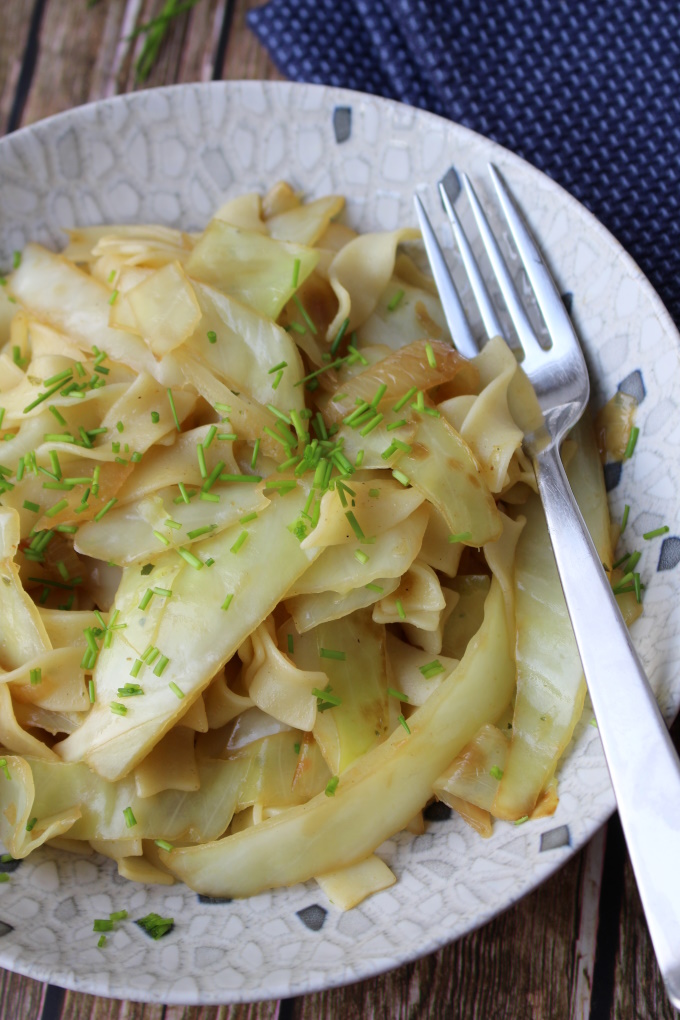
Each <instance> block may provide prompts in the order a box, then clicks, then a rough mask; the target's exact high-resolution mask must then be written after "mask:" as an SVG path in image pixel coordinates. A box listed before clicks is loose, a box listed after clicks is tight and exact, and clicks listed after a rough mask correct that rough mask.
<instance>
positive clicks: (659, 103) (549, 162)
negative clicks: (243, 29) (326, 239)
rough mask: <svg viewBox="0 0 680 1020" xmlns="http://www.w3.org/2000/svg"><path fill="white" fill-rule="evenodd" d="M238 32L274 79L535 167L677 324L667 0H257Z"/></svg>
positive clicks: (679, 201) (679, 13) (673, 101)
mask: <svg viewBox="0 0 680 1020" xmlns="http://www.w3.org/2000/svg"><path fill="white" fill-rule="evenodd" d="M248 21H249V24H250V27H251V28H252V29H253V30H254V31H255V33H256V34H257V36H258V37H259V39H260V40H261V41H262V42H263V43H264V45H265V46H266V47H267V49H268V50H269V52H270V54H271V56H272V58H273V60H274V62H275V63H276V65H277V67H278V68H279V69H280V70H281V71H282V72H283V74H285V75H286V76H287V77H288V78H290V79H292V80H294V81H305V82H318V83H323V84H328V85H340V86H344V87H346V88H353V89H359V90H360V91H363V92H372V93H375V94H378V95H383V96H388V97H391V98H393V99H400V100H402V101H403V102H407V103H411V104H412V105H414V106H419V107H422V108H424V109H428V110H432V111H433V112H434V113H438V114H441V115H443V116H445V117H449V118H450V119H452V120H455V121H458V122H459V123H461V124H465V125H467V126H468V127H471V128H473V129H474V130H476V131H479V132H481V133H482V134H484V135H487V136H488V137H490V138H493V139H494V140H495V141H497V142H500V143H501V144H502V145H505V146H507V147H508V148H509V149H512V150H513V151H514V152H517V153H518V154H519V155H521V156H523V157H524V158H525V159H527V160H529V161H530V162H531V163H533V164H534V165H535V166H538V167H540V168H541V169H542V170H544V171H545V172H546V173H548V174H550V176H551V177H553V178H554V179H555V180H556V181H558V182H559V183H560V184H562V185H563V186H564V187H565V188H567V189H568V190H569V191H570V192H571V193H572V194H573V195H575V196H576V197H577V198H578V199H579V200H580V201H581V202H583V204H584V205H586V206H587V207H588V208H589V209H590V210H591V211H592V212H593V213H595V215H596V216H597V217H598V219H600V220H601V222H602V223H604V224H605V225H606V226H607V227H608V228H609V230H611V232H612V233H613V234H614V235H615V236H616V237H617V238H618V239H619V240H620V241H621V243H622V244H623V245H624V247H625V248H626V249H627V250H628V251H629V252H630V254H631V255H632V256H633V258H635V259H636V261H637V262H638V263H639V265H640V267H641V268H642V270H643V271H644V272H645V273H646V275H647V276H648V277H649V279H650V280H651V282H652V283H653V285H654V286H655V288H656V289H657V291H658V292H659V294H660V296H661V298H662V299H663V300H664V302H665V304H666V306H667V308H668V309H669V311H670V312H671V315H672V316H673V317H674V319H675V321H676V323H680V255H679V251H680V2H678V0H514V2H513V0H476V2H475V0H271V2H270V3H268V4H266V5H265V6H264V7H260V8H257V9H256V10H253V11H251V12H250V14H249V15H248Z"/></svg>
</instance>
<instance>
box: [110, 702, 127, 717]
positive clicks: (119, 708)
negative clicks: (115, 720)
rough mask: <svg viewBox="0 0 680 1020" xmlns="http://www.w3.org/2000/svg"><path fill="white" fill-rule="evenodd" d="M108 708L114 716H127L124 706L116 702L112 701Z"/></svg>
mask: <svg viewBox="0 0 680 1020" xmlns="http://www.w3.org/2000/svg"><path fill="white" fill-rule="evenodd" d="M109 708H110V709H111V711H112V712H113V714H114V715H127V707H126V706H125V705H120V704H119V703H118V702H117V701H112V702H111V704H110V705H109Z"/></svg>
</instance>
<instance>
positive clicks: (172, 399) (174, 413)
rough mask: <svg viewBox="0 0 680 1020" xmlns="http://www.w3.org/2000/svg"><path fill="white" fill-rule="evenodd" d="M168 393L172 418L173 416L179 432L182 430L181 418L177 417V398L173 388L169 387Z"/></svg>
mask: <svg viewBox="0 0 680 1020" xmlns="http://www.w3.org/2000/svg"><path fill="white" fill-rule="evenodd" d="M166 393H167V394H168V401H169V402H170V410H171V411H172V418H173V421H174V423H175V428H176V429H177V431H178V432H179V431H180V428H179V418H178V417H177V408H176V407H175V398H174V397H173V395H172V390H171V389H170V388H169V387H168V389H167V390H166Z"/></svg>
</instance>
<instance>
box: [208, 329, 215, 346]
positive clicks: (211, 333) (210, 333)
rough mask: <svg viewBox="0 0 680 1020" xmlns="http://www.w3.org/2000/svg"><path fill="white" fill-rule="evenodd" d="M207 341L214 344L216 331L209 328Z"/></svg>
mask: <svg viewBox="0 0 680 1020" xmlns="http://www.w3.org/2000/svg"><path fill="white" fill-rule="evenodd" d="M208 343H209V344H216V343H217V333H216V332H215V330H214V329H209V330H208Z"/></svg>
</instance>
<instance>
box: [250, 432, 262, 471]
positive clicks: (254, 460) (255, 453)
mask: <svg viewBox="0 0 680 1020" xmlns="http://www.w3.org/2000/svg"><path fill="white" fill-rule="evenodd" d="M259 452H260V440H259V439H256V440H255V445H254V447H253V456H252V457H251V459H250V467H251V468H252V470H253V471H254V470H255V465H256V464H257V456H258V454H259Z"/></svg>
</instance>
